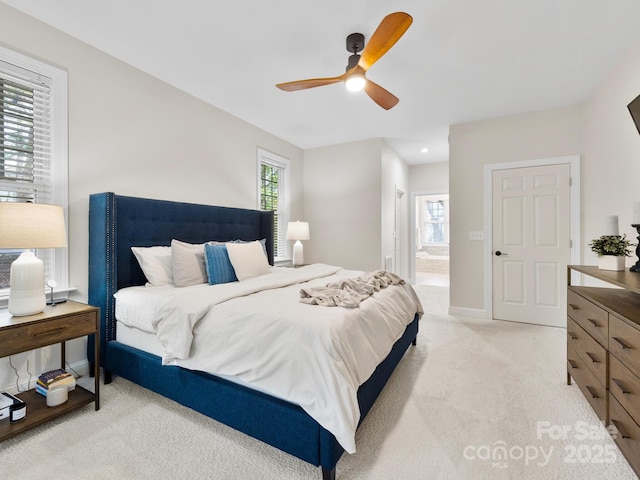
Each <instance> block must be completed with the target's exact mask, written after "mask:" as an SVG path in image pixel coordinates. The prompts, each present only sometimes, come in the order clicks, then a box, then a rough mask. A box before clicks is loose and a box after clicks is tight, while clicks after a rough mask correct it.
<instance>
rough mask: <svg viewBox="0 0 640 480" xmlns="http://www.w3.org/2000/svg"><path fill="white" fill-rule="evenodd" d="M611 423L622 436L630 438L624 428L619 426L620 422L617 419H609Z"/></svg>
mask: <svg viewBox="0 0 640 480" xmlns="http://www.w3.org/2000/svg"><path fill="white" fill-rule="evenodd" d="M611 423H613V426H614V427H616V430H617V431H618V433H619V434H620V436H621V437H622V438H626V439H627V440H631V435H629V434H628V433H627V431H626V430H625V429H624V428H621V425H620V422H618V421H617V420H614V419H611Z"/></svg>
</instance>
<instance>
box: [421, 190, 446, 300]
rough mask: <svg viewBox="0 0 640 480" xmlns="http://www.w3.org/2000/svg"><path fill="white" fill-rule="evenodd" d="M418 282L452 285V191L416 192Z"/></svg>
mask: <svg viewBox="0 0 640 480" xmlns="http://www.w3.org/2000/svg"><path fill="white" fill-rule="evenodd" d="M415 201H416V203H415V214H416V217H415V229H416V230H415V239H416V245H415V252H416V254H415V258H414V262H415V270H414V271H415V274H416V276H415V283H416V284H417V285H434V286H443V287H448V286H449V194H448V193H447V194H429V195H416V196H415Z"/></svg>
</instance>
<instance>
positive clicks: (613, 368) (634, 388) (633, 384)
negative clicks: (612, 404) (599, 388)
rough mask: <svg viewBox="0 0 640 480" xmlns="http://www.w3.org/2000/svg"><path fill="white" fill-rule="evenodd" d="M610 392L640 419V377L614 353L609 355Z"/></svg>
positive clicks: (632, 414) (634, 416)
mask: <svg viewBox="0 0 640 480" xmlns="http://www.w3.org/2000/svg"><path fill="white" fill-rule="evenodd" d="M609 392H611V393H612V394H613V396H614V397H616V399H617V400H618V401H619V402H620V404H621V405H622V406H623V407H624V409H625V410H626V411H627V412H628V413H629V414H630V415H631V416H632V417H633V418H635V419H636V420H638V421H640V378H638V377H636V376H635V375H634V374H633V372H631V370H629V369H628V368H627V367H625V366H624V365H623V364H622V362H620V360H618V359H617V358H616V357H614V356H613V355H612V356H611V357H609Z"/></svg>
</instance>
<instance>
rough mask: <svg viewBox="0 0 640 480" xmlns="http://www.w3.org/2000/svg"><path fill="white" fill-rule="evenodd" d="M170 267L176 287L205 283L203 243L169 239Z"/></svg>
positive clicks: (206, 280)
mask: <svg viewBox="0 0 640 480" xmlns="http://www.w3.org/2000/svg"><path fill="white" fill-rule="evenodd" d="M171 269H172V271H173V283H175V284H176V286H177V287H189V286H191V285H199V284H201V283H207V282H208V278H207V269H206V266H205V263H204V243H200V244H193V243H186V242H181V241H180V240H175V239H174V240H171Z"/></svg>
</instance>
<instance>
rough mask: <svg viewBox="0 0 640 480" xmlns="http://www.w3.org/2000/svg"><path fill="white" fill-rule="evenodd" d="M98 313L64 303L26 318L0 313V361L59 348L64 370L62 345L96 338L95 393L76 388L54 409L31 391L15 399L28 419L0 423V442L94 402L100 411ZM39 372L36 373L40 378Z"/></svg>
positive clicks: (63, 347) (69, 302)
mask: <svg viewBox="0 0 640 480" xmlns="http://www.w3.org/2000/svg"><path fill="white" fill-rule="evenodd" d="M98 319H99V309H98V308H97V307H92V306H89V305H85V304H82V303H76V302H71V301H67V302H65V303H60V304H57V305H56V306H54V307H51V306H47V307H46V309H45V310H44V312H42V313H38V314H36V315H29V316H25V317H14V316H12V315H11V314H9V312H8V311H7V310H0V358H1V357H8V356H9V355H15V354H17V353H22V352H26V351H29V350H34V349H36V348H42V347H46V346H48V345H53V344H55V343H60V346H61V355H60V357H61V359H60V360H61V362H60V366H61V368H65V353H66V350H65V342H66V341H67V340H72V339H74V338H79V337H84V336H85V335H90V334H94V335H95V358H94V362H93V365H94V372H93V374H94V378H95V393H91V392H90V391H89V390H86V389H84V388H82V387H81V386H79V385H76V388H75V389H74V390H73V391H72V392H69V400H67V401H66V402H65V403H63V404H62V405H58V406H56V407H47V404H46V398H45V397H44V396H42V395H40V394H39V393H36V391H35V390H34V389H31V390H28V391H26V392H23V393H21V394H19V395H17V396H18V397H19V398H20V399H21V400H23V401H24V402H26V404H27V417H26V418H25V419H24V420H22V421H20V422H17V423H10V422H9V419H3V420H0V441H2V440H6V439H8V438H11V437H13V436H15V435H18V434H19V433H21V432H23V431H25V430H28V429H30V428H33V427H37V426H38V425H41V424H42V423H44V422H46V421H47V420H50V419H52V418H55V417H58V416H60V415H63V414H65V413H67V412H70V411H72V410H75V409H77V408H80V407H82V406H84V405H87V404H89V403H91V402H95V409H96V410H99V409H100V382H99V379H100V361H99V360H100V341H99V332H98V322H99V320H98ZM40 373H42V372H39V373H38V374H40Z"/></svg>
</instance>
